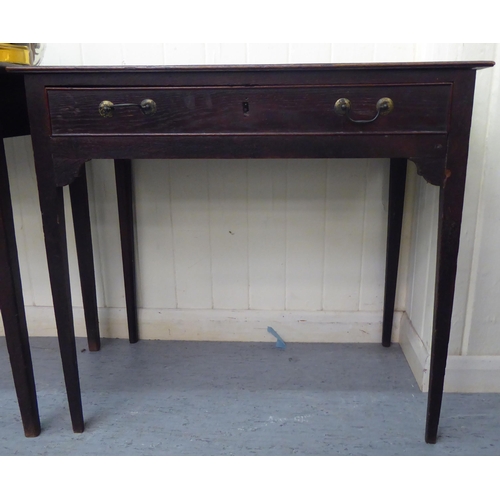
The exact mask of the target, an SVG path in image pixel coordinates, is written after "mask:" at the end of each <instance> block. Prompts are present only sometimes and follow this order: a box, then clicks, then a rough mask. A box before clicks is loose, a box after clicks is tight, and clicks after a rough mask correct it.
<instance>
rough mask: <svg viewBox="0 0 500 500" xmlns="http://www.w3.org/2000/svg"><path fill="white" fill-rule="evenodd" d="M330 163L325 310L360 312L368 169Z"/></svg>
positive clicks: (351, 163)
mask: <svg viewBox="0 0 500 500" xmlns="http://www.w3.org/2000/svg"><path fill="white" fill-rule="evenodd" d="M365 163H366V162H365V161H360V160H351V159H349V160H330V161H329V165H328V177H327V193H326V224H325V269H324V291H323V293H324V296H323V309H325V310H327V311H357V310H358V308H359V292H360V282H361V261H362V255H363V219H364V206H365V195H366V165H365Z"/></svg>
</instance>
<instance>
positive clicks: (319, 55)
mask: <svg viewBox="0 0 500 500" xmlns="http://www.w3.org/2000/svg"><path fill="white" fill-rule="evenodd" d="M289 54H290V55H289V62H290V63H328V62H330V60H331V58H332V46H331V44H329V43H291V44H290V51H289Z"/></svg>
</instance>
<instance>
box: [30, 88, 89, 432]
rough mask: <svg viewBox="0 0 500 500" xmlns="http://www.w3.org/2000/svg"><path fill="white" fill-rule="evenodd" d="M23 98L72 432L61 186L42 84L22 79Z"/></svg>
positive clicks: (74, 415) (72, 364)
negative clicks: (25, 106)
mask: <svg viewBox="0 0 500 500" xmlns="http://www.w3.org/2000/svg"><path fill="white" fill-rule="evenodd" d="M25 83H26V98H27V103H28V112H29V119H30V124H31V139H32V142H33V153H34V160H35V170H36V176H37V184H38V193H39V199H40V209H41V213H42V224H43V232H44V239H45V249H46V254H47V263H48V269H49V278H50V285H51V291H52V300H53V304H54V314H55V320H56V328H57V336H58V341H59V349H60V352H61V361H62V366H63V372H64V382H65V385H66V392H67V396H68V405H69V411H70V416H71V422H72V426H73V431H74V432H83V430H84V427H85V424H84V419H83V408H82V401H81V393H80V380H79V376H78V361H77V355H76V342H75V329H74V322H73V309H72V303H71V288H70V281H69V265H68V248H67V242H66V227H65V217H64V200H63V191H62V190H63V188H62V187H58V186H56V185H55V183H54V165H53V163H52V155H51V152H50V149H49V148H48V147H47V146H48V140H47V139H48V137H49V135H50V126H49V121H48V119H47V118H48V116H47V115H46V111H45V110H46V99H45V89H44V86H43V83H42V84H41V85H40V82H36V81H33V80H30V81H28V80H26V81H25Z"/></svg>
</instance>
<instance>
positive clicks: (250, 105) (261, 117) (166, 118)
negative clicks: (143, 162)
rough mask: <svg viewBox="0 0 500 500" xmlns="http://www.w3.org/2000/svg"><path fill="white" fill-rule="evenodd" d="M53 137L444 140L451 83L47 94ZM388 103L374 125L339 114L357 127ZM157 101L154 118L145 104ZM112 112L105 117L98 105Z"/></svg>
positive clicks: (55, 90) (82, 90)
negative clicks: (412, 136)
mask: <svg viewBox="0 0 500 500" xmlns="http://www.w3.org/2000/svg"><path fill="white" fill-rule="evenodd" d="M47 96H48V102H49V108H50V117H51V125H52V135H53V136H65V135H98V136H99V135H115V134H132V135H150V134H153V135H154V134H160V135H172V134H182V135H184V134H195V135H198V134H259V135H261V134H358V133H382V134H386V133H391V132H392V133H408V132H411V133H415V132H417V133H426V132H432V133H436V132H437V133H440V132H441V133H444V132H446V131H447V130H448V121H449V108H450V101H451V84H429V85H383V86H382V85H380V86H373V85H366V86H321V87H320V86H307V87H296V86H272V87H254V88H251V87H250V88H249V87H178V88H173V87H170V88H158V87H146V88H88V89H87V88H48V89H47ZM384 97H389V98H390V99H392V101H393V103H394V108H393V110H392V111H391V112H390V113H389V114H386V115H382V114H381V115H380V116H378V118H377V119H376V120H375V121H373V122H371V123H354V122H353V121H351V120H350V119H349V118H348V117H347V116H341V115H339V114H337V113H336V112H335V109H334V106H335V103H336V101H337V100H338V99H341V98H345V99H348V100H349V101H350V102H351V109H350V114H349V116H350V117H351V118H352V119H353V120H370V119H372V118H374V117H375V116H376V114H377V109H376V104H377V101H378V100H379V99H381V98H384ZM145 99H151V100H153V101H154V103H155V105H156V111H155V112H154V114H145V113H144V112H143V111H142V110H141V108H140V106H139V104H140V103H141V102H142V101H143V100H145ZM103 101H110V102H112V103H113V104H114V105H121V104H135V106H116V107H113V111H112V116H111V117H103V116H101V114H100V112H99V105H100V103H101V102H103Z"/></svg>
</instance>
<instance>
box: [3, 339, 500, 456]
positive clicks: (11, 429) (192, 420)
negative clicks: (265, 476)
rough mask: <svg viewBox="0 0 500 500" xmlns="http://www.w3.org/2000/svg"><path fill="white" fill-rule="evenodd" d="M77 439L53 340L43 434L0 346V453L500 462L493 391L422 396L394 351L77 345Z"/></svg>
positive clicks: (42, 368)
mask: <svg viewBox="0 0 500 500" xmlns="http://www.w3.org/2000/svg"><path fill="white" fill-rule="evenodd" d="M77 345H78V356H79V367H80V378H81V385H82V399H83V405H84V414H85V420H86V430H85V432H84V433H83V434H73V433H72V431H71V424H70V419H69V413H68V409H67V402H66V395H65V391H64V385H63V380H62V369H61V364H60V358H59V351H58V346H57V340H56V339H55V338H32V339H31V346H32V352H33V362H34V369H35V377H36V382H37V393H38V403H39V409H40V415H41V422H42V433H41V435H40V436H39V437H38V438H32V439H27V438H25V437H24V434H23V432H22V426H21V422H20V417H19V410H18V406H17V400H16V398H15V392H14V387H13V382H12V375H11V372H10V365H9V362H8V355H7V350H6V347H5V339H3V338H1V339H0V455H204V456H212V455H278V456H283V455H286V456H288V455H321V456H335V455H500V394H445V396H444V402H443V409H442V413H441V424H440V435H439V441H438V443H437V444H435V445H427V444H425V442H424V420H425V412H426V403H427V395H426V394H423V393H421V392H420V390H419V389H418V386H417V384H416V382H415V380H414V378H413V376H412V374H411V371H410V369H409V367H408V365H407V363H406V360H405V358H404V355H403V353H402V351H401V349H400V348H399V346H398V345H393V346H392V347H391V348H390V349H385V348H383V347H381V346H379V345H374V344H288V345H287V348H286V350H279V349H276V348H275V347H274V344H273V343H272V342H270V343H269V344H267V343H219V342H205V343H203V342H166V341H141V342H139V343H138V344H135V345H130V344H129V343H128V342H127V341H124V340H111V339H104V340H103V345H102V349H101V351H100V352H98V353H91V352H89V351H88V350H86V341H85V340H84V339H78V340H77Z"/></svg>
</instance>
